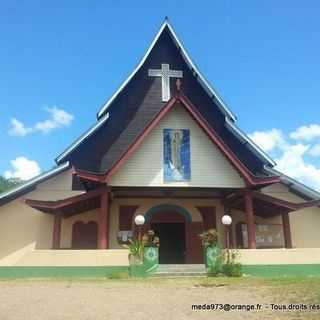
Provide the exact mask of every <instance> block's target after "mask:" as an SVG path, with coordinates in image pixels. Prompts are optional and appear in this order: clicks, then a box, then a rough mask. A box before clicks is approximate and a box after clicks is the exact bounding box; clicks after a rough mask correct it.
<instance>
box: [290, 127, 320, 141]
mask: <svg viewBox="0 0 320 320" xmlns="http://www.w3.org/2000/svg"><path fill="white" fill-rule="evenodd" d="M317 137H320V125H318V124H310V125H308V126H302V127H299V128H298V129H296V130H295V131H293V132H291V133H290V138H291V139H294V140H302V141H311V140H313V139H314V138H317Z"/></svg>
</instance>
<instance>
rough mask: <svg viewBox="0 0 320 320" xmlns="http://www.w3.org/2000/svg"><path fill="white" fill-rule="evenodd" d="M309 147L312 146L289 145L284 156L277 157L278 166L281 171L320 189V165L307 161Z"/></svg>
mask: <svg viewBox="0 0 320 320" xmlns="http://www.w3.org/2000/svg"><path fill="white" fill-rule="evenodd" d="M309 149H310V146H309V145H304V144H295V145H290V146H288V147H287V148H286V149H285V150H284V152H283V154H282V156H281V157H280V158H279V159H276V162H277V166H276V168H277V169H278V170H279V171H280V172H283V173H284V174H286V175H288V176H290V177H292V178H295V179H297V180H299V181H301V182H303V183H305V184H306V185H309V186H312V187H314V188H315V189H317V190H320V167H317V166H315V165H313V164H311V163H307V162H306V160H305V159H304V155H305V154H306V153H307V151H308V150H309Z"/></svg>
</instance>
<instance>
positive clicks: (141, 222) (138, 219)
mask: <svg viewBox="0 0 320 320" xmlns="http://www.w3.org/2000/svg"><path fill="white" fill-rule="evenodd" d="M144 222H145V218H144V216H143V215H142V214H138V215H137V216H136V217H135V218H134V223H135V224H136V225H137V226H138V240H139V241H141V238H142V237H141V227H142V226H143V225H144Z"/></svg>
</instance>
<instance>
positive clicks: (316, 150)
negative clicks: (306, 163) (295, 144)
mask: <svg viewBox="0 0 320 320" xmlns="http://www.w3.org/2000/svg"><path fill="white" fill-rule="evenodd" d="M309 154H311V155H312V156H314V157H317V156H320V144H315V145H314V146H313V147H312V148H311V149H310V150H309Z"/></svg>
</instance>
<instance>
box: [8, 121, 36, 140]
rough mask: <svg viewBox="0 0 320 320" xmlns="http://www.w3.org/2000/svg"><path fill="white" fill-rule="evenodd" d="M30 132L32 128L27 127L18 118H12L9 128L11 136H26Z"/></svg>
mask: <svg viewBox="0 0 320 320" xmlns="http://www.w3.org/2000/svg"><path fill="white" fill-rule="evenodd" d="M30 132H32V128H28V127H26V126H25V125H24V124H23V123H22V122H20V121H19V120H17V119H16V118H12V119H11V122H10V129H9V134H10V135H11V136H18V137H24V136H25V135H27V134H28V133H30Z"/></svg>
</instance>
